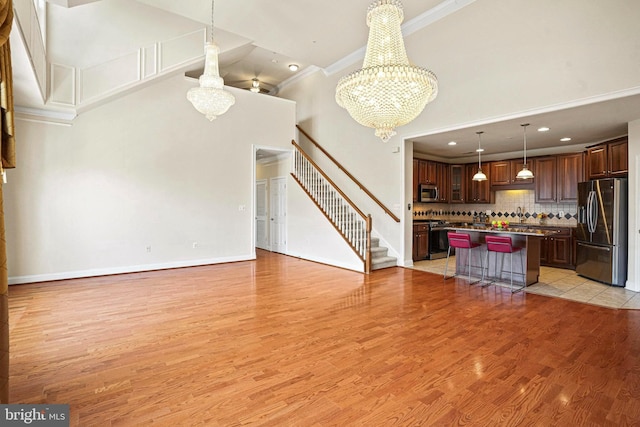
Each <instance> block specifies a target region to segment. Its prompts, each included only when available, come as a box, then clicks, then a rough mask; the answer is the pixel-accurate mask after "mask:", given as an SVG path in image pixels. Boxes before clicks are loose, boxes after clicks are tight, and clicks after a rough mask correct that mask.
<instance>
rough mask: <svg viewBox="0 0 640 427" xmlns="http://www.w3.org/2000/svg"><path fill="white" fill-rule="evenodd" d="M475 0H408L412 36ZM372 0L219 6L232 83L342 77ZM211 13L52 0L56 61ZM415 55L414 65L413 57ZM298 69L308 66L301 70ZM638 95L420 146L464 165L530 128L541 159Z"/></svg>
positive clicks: (88, 55) (223, 67) (225, 68)
mask: <svg viewBox="0 0 640 427" xmlns="http://www.w3.org/2000/svg"><path fill="white" fill-rule="evenodd" d="M475 1H476V0H444V1H442V0H404V1H403V2H402V3H403V5H404V15H405V22H404V25H403V31H404V33H405V35H406V34H410V33H411V32H412V31H415V30H416V29H419V28H421V27H423V26H427V25H431V24H432V23H434V22H438V25H446V26H456V24H457V21H456V15H455V14H456V11H457V10H459V9H460V8H464V7H466V6H467V5H469V4H472V3H474V2H475ZM370 3H371V1H370V0H349V1H347V2H345V1H339V0H324V1H321V2H319V1H311V0H296V1H288V2H284V1H282V0H242V1H239V0H218V1H216V2H215V8H214V12H215V13H214V15H213V18H214V30H213V38H214V40H215V41H216V43H217V44H218V45H219V46H220V48H221V54H220V72H221V75H222V76H223V78H224V80H225V84H226V85H229V86H235V87H239V88H249V87H250V85H251V80H252V79H253V78H257V79H259V80H260V82H261V87H262V89H263V92H266V91H268V92H270V93H271V94H277V92H278V88H279V86H281V85H286V84H287V81H290V79H296V78H299V77H300V76H304V75H305V73H307V72H309V71H310V70H317V69H322V70H324V71H325V73H340V72H341V71H342V70H343V69H344V68H345V67H348V66H351V65H352V64H354V63H358V62H360V61H361V60H362V59H361V58H362V56H363V52H364V47H365V45H366V42H367V35H368V28H367V26H366V19H365V18H366V11H367V7H368V6H369V4H370ZM211 7H212V2H211V0H190V1H175V0H137V1H131V0H48V20H47V21H48V23H47V25H48V28H47V38H48V41H47V48H48V56H49V60H50V61H52V62H53V61H56V62H61V63H65V64H69V65H73V66H90V65H92V64H95V63H98V62H100V61H104V60H105V59H110V58H116V57H118V56H119V55H123V54H125V53H127V52H130V51H131V50H133V49H136V48H137V47H138V46H142V45H144V44H146V43H149V42H152V41H155V40H166V39H171V38H172V37H176V36H177V35H179V34H181V33H184V32H186V31H190V30H194V29H201V28H203V27H204V26H207V27H208V26H209V25H210V24H211V18H212V14H211ZM505 14H506V15H503V16H501V17H499V19H514V20H517V19H520V18H521V17H520V16H518V11H517V10H512V11H509V10H508V8H505ZM496 19H498V18H496ZM465 30H466V31H465ZM472 33H473V31H472V30H470V29H461V30H460V31H459V35H458V36H459V37H461V38H464V37H469V36H471V35H472ZM529 48H530V49H531V47H529ZM15 51H16V53H15V55H14V56H18V57H16V58H15V59H14V63H15V65H14V66H15V68H16V70H20V67H22V66H28V65H29V64H28V61H25V59H24V57H22V58H20V57H19V55H20V54H21V52H23V49H20V47H19V46H18V47H16V48H15ZM408 54H409V57H410V58H411V52H410V51H409V52H408ZM455 54H456V55H464V54H465V53H464V52H455ZM289 64H297V65H299V67H300V68H299V70H298V71H297V72H292V71H290V70H289V68H288V65H289ZM418 65H421V66H425V67H427V68H429V66H430V64H418ZM434 71H436V73H437V70H434ZM200 72H201V67H200V68H199V67H194V69H192V70H190V71H188V72H187V75H188V76H192V77H197V76H198V75H199V74H200ZM17 74H18V75H17V76H16V78H15V81H16V96H15V101H16V105H21V103H22V105H29V104H33V103H34V101H33V99H34V95H33V92H31V93H29V84H30V83H29V82H26V81H24V80H22V78H23V76H22V75H21V74H24V73H20V72H19V71H18V73H17ZM25 79H26V77H25ZM31 89H33V88H31ZM625 95H626V94H625ZM631 95H632V96H624V97H621V98H619V99H611V100H603V102H598V103H597V104H588V105H576V107H575V108H572V109H565V110H563V111H560V112H557V111H549V112H544V113H539V114H535V115H532V116H531V117H525V118H523V117H518V118H514V119H513V120H507V121H504V120H503V121H500V122H498V123H484V124H475V125H473V126H469V127H467V128H462V129H448V130H444V131H440V132H438V133H437V134H434V135H424V136H416V137H415V138H412V139H413V141H414V144H415V150H416V151H418V152H424V153H430V154H431V155H433V156H435V157H438V158H442V159H455V158H460V157H461V156H462V157H464V156H473V155H475V152H474V150H475V148H477V136H476V134H475V132H476V131H478V130H483V131H484V132H485V135H486V137H483V138H485V141H484V143H485V145H486V146H487V149H488V151H489V152H491V151H493V152H494V153H501V154H503V152H502V151H501V148H500V147H501V144H504V143H505V142H507V141H510V142H511V143H513V140H514V138H516V139H517V140H521V139H522V129H521V127H520V123H523V122H530V123H531V126H530V128H529V131H528V137H529V139H528V144H529V146H530V148H531V149H532V150H533V151H534V152H535V150H536V149H541V150H543V151H544V150H549V149H554V147H555V148H556V149H557V147H558V145H559V143H558V142H557V141H558V140H559V138H560V137H565V136H569V137H571V138H572V141H571V143H570V144H576V145H580V144H583V145H584V144H587V143H589V142H593V141H594V140H605V139H608V138H612V137H615V136H619V135H621V134H625V133H626V123H627V122H628V121H629V120H633V119H636V118H638V117H639V116H640V95H637V94H631ZM605 101H606V102H605ZM540 126H548V127H550V128H551V131H550V132H553V137H550V135H552V134H550V133H547V134H545V135H544V136H540V135H538V133H537V132H535V129H537V127H540ZM449 141H457V142H458V145H457V146H456V147H455V148H451V146H448V145H446V143H447V142H449Z"/></svg>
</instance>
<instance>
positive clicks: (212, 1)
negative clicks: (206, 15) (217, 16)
mask: <svg viewBox="0 0 640 427" xmlns="http://www.w3.org/2000/svg"><path fill="white" fill-rule="evenodd" d="M214 7H215V0H211V31H209V42H210V43H213V9H214Z"/></svg>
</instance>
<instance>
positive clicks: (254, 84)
mask: <svg viewBox="0 0 640 427" xmlns="http://www.w3.org/2000/svg"><path fill="white" fill-rule="evenodd" d="M249 90H250V91H251V92H253V93H258V92H260V80H258V79H257V78H253V79H251V87H250V88H249Z"/></svg>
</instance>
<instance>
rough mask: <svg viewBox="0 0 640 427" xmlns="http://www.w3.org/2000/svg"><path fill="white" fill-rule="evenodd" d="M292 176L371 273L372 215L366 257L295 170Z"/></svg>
mask: <svg viewBox="0 0 640 427" xmlns="http://www.w3.org/2000/svg"><path fill="white" fill-rule="evenodd" d="M291 177H292V178H293V179H294V180H295V181H296V182H297V183H298V184H299V185H300V187H301V188H302V191H304V192H305V193H306V194H307V196H309V198H310V199H311V201H312V202H313V203H314V204H315V205H316V207H317V208H318V209H319V210H320V212H321V213H322V215H324V217H325V218H326V219H327V221H329V224H331V225H332V226H333V228H334V229H335V230H336V231H337V232H338V234H339V235H340V236H341V237H342V239H343V240H344V241H345V242H346V243H347V245H349V247H350V248H351V249H352V250H353V252H355V254H356V256H357V257H358V258H360V261H362V262H363V263H364V272H365V273H367V274H369V273H371V228H372V227H371V215H367V218H366V232H367V234H366V235H367V243H366V245H367V246H366V251H367V254H366V257H363V256H362V255H360V253H359V252H358V251H357V250H356V248H355V246H354V245H353V243H351V242H350V241H349V239H347V237H346V236H345V235H344V233H343V232H342V231H340V228H338V227H337V226H336V224H335V223H334V222H333V221H332V220H331V218H329V215H327V214H326V212H325V211H324V210H323V209H322V206H320V204H319V203H318V202H317V201H316V200H315V199H314V198H313V196H312V195H311V193H310V192H309V190H307V189H306V188H305V186H304V185H303V184H302V182H301V181H300V180H299V179H298V177H297V176H296V175H295V174H294V173H293V172H291Z"/></svg>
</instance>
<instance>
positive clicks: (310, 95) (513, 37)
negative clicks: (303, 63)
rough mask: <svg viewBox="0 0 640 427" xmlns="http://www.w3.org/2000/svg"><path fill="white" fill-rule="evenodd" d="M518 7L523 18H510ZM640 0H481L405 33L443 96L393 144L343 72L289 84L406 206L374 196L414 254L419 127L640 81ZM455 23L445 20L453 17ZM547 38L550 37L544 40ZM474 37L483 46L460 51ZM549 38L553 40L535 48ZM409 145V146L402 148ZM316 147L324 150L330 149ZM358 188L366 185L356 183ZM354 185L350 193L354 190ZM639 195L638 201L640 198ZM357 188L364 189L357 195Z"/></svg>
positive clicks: (349, 153) (303, 118) (390, 229)
mask: <svg viewBox="0 0 640 427" xmlns="http://www.w3.org/2000/svg"><path fill="white" fill-rule="evenodd" d="M507 8H508V9H509V10H511V11H513V10H514V9H517V10H518V11H519V16H521V17H522V20H517V21H514V20H512V19H505V16H507V17H508V16H510V13H507ZM638 14H640V3H637V2H629V1H625V0H614V1H611V2H584V1H581V0H568V1H563V2H556V1H553V0H542V1H537V2H531V1H527V0H513V1H509V2H504V1H501V0H483V1H481V2H474V3H472V4H470V5H468V6H466V7H464V8H463V9H461V10H459V11H457V12H456V13H454V14H452V15H450V16H448V17H446V18H444V19H443V20H442V21H438V22H436V23H434V24H432V25H431V26H429V27H427V28H425V29H422V30H420V31H418V32H416V33H413V34H412V35H410V36H409V37H407V38H406V39H405V44H406V49H407V53H408V55H409V58H410V60H411V61H412V62H413V63H415V64H417V65H420V66H423V67H426V68H429V69H431V70H433V71H434V72H435V73H436V75H438V78H439V86H440V91H439V95H438V97H437V98H436V100H435V101H434V102H433V103H432V104H430V105H427V107H426V109H425V111H424V112H423V113H422V114H421V115H420V116H418V118H417V119H416V120H415V121H413V122H412V123H409V124H408V125H406V126H403V127H401V128H399V129H397V132H398V135H396V136H394V137H393V138H391V140H390V141H389V142H388V143H386V144H384V143H382V142H381V141H380V140H379V139H378V138H376V137H375V136H374V134H373V130H372V129H369V128H365V127H362V126H360V125H359V124H357V123H356V122H355V121H353V120H352V119H351V117H350V116H349V115H348V113H347V112H346V110H344V109H342V108H340V107H339V106H338V105H337V104H336V102H335V99H334V96H335V87H336V83H337V81H338V79H339V78H340V77H342V76H344V75H346V74H348V73H349V72H351V71H353V70H356V69H358V68H360V67H361V65H362V62H358V63H356V64H353V65H352V66H351V67H349V68H348V69H344V70H342V71H340V72H339V73H337V74H334V75H329V76H325V75H324V74H323V73H322V72H317V73H315V74H313V75H311V76H309V77H308V78H306V79H303V80H300V81H297V82H294V83H293V84H292V85H290V86H289V87H287V88H284V89H283V90H282V91H281V92H280V95H281V96H283V97H286V98H289V99H293V100H295V101H296V103H297V115H298V123H300V124H301V125H302V126H303V128H304V129H305V130H306V131H307V132H309V133H310V134H311V135H312V136H313V137H314V138H315V139H316V140H317V141H318V142H320V143H321V144H322V145H323V146H324V147H325V148H326V149H327V150H328V151H329V152H330V153H331V154H332V155H333V156H334V157H335V158H337V159H338V161H340V162H341V163H343V164H344V165H345V167H346V168H347V169H348V170H349V171H351V172H352V173H353V174H354V175H355V176H356V177H358V179H360V180H361V181H362V182H363V184H364V185H365V186H367V187H368V188H369V189H370V190H372V191H373V192H374V194H376V196H377V197H378V198H379V199H380V200H381V201H382V202H383V203H385V204H386V205H387V206H390V207H393V208H396V207H397V208H398V212H399V213H400V215H403V218H402V220H403V224H402V225H399V226H396V225H395V224H393V223H388V222H387V219H386V218H384V217H385V215H380V214H376V212H375V210H376V208H375V207H374V206H372V205H368V204H367V202H366V201H365V202H363V203H365V204H366V208H365V209H364V211H365V212H372V214H373V223H374V227H377V224H382V227H381V228H380V229H379V231H380V234H381V235H382V236H383V237H384V238H385V239H386V240H387V241H388V242H389V244H390V245H391V246H392V247H393V249H395V250H397V251H398V253H401V254H402V257H401V259H405V260H408V259H410V258H411V239H409V238H407V237H408V236H410V231H409V230H408V228H409V227H410V226H411V220H412V215H411V211H409V210H407V209H406V205H407V203H410V202H411V200H412V199H411V196H410V194H411V193H410V191H409V190H408V189H410V186H411V182H412V181H411V174H410V173H408V171H409V170H410V169H411V166H410V164H408V162H410V161H411V160H410V159H411V155H410V153H407V152H406V151H407V150H412V144H411V143H410V142H406V143H405V140H408V139H409V138H410V137H412V136H415V135H419V134H424V133H431V132H437V131H439V130H444V129H455V128H461V127H466V126H468V125H469V124H470V123H474V122H482V121H498V120H500V119H502V118H506V117H512V116H514V115H525V114H530V113H533V112H537V111H548V110H552V109H561V108H565V107H568V106H574V105H576V103H584V102H587V101H588V100H589V99H599V97H604V96H608V95H615V96H623V95H625V94H631V93H637V92H638V90H640V74H639V73H638V72H637V70H638V65H639V64H640V50H639V49H637V40H640V26H638V25H635V22H634V20H635V17H637V16H638ZM448 20H455V21H454V22H455V23H456V25H455V26H451V28H445V24H446V23H447V22H446V21H448ZM540 40H543V41H546V42H545V43H540ZM463 45H464V46H466V48H465V49H464V51H465V52H468V51H469V49H468V47H469V45H471V46H472V49H471V50H472V51H473V52H474V55H473V56H460V55H457V54H456V52H459V51H462V49H461V47H462V46H463ZM537 46H543V47H544V49H540V48H535V49H534V47H537ZM397 147H400V151H401V152H400V153H394V151H396V149H397ZM311 151H312V153H313V154H312V155H313V157H314V159H318V161H321V159H322V157H321V156H319V155H318V154H317V153H315V152H313V150H311ZM352 192H353V193H355V194H357V189H356V190H352ZM352 192H348V193H347V194H348V195H349V196H350V197H351V196H352ZM632 197H634V199H632V200H630V203H637V201H636V200H637V198H635V195H633V196H632ZM354 198H355V197H354Z"/></svg>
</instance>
